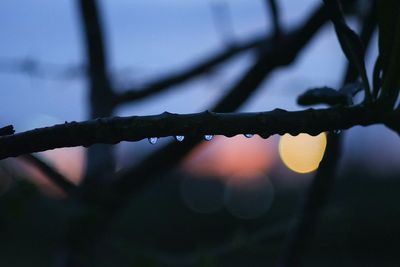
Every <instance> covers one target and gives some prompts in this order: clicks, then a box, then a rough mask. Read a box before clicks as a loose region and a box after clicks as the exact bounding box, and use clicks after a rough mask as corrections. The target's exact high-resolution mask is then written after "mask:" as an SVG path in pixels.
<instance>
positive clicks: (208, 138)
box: [204, 134, 214, 141]
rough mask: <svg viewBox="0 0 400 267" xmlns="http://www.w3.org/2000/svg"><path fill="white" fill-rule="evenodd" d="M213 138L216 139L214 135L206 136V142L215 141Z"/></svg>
mask: <svg viewBox="0 0 400 267" xmlns="http://www.w3.org/2000/svg"><path fill="white" fill-rule="evenodd" d="M213 137H214V135H212V134H206V135H205V136H204V140H206V141H211V140H212V139H213Z"/></svg>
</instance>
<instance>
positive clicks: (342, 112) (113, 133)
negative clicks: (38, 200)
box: [0, 106, 400, 159]
mask: <svg viewBox="0 0 400 267" xmlns="http://www.w3.org/2000/svg"><path fill="white" fill-rule="evenodd" d="M399 115H400V112H399V111H392V112H383V111H382V112H381V111H376V110H374V109H372V108H369V107H362V106H355V107H351V108H343V107H342V108H328V109H308V110H304V111H291V112H290V111H285V110H281V109H275V110H273V111H268V112H257V113H234V114H233V113H214V112H209V111H206V112H202V113H195V114H184V115H180V114H172V113H168V112H165V113H163V114H160V115H155V116H132V117H115V118H101V119H95V120H90V121H86V122H70V123H65V124H59V125H55V126H52V127H46V128H38V129H35V130H31V131H27V132H23V133H18V134H14V135H8V136H3V137H0V159H4V158H7V157H15V156H19V155H23V154H28V153H33V152H39V151H44V150H49V149H55V148H61V147H73V146H86V147H87V146H91V145H93V144H116V143H119V142H121V141H138V140H141V139H145V138H148V137H167V136H176V135H184V136H186V137H187V138H190V137H199V136H202V135H206V134H214V135H225V136H229V137H230V136H234V135H237V134H246V133H252V134H259V135H260V136H262V137H264V138H267V137H269V136H271V135H273V134H285V133H290V134H292V135H297V134H299V133H308V134H311V135H316V134H319V133H321V132H323V131H331V130H335V129H348V128H351V127H353V126H356V125H362V126H367V125H372V124H378V123H384V124H387V125H400V116H399Z"/></svg>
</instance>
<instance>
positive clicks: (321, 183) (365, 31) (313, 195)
mask: <svg viewBox="0 0 400 267" xmlns="http://www.w3.org/2000/svg"><path fill="white" fill-rule="evenodd" d="M374 6H375V1H374V4H373V5H371V7H370V9H369V12H368V14H367V16H365V17H364V18H363V23H362V24H363V25H362V30H361V41H362V42H363V43H364V44H365V46H366V47H367V45H368V44H370V41H371V37H372V33H373V31H374V29H375V25H376V23H374V13H375V8H374ZM343 76H344V79H343V82H342V85H343V86H345V85H346V84H348V83H351V82H354V81H355V80H356V79H357V78H358V73H357V71H356V70H355V69H354V67H353V66H351V64H350V63H348V64H347V68H346V72H345V73H344V75H343ZM332 104H333V103H332ZM344 105H346V103H344ZM341 143H342V134H336V133H334V132H329V133H328V135H327V147H326V150H325V153H324V157H323V159H322V161H321V163H320V165H319V167H318V170H317V172H316V174H315V176H314V178H313V180H312V182H311V186H310V188H309V189H308V190H307V193H306V195H305V201H304V204H303V207H302V210H301V213H300V214H299V216H298V219H297V223H296V225H295V226H294V228H293V229H292V230H291V231H290V233H289V238H288V240H287V241H286V245H285V249H284V250H283V253H282V254H281V256H280V258H279V261H278V265H277V266H280V267H289V266H302V265H303V262H304V258H305V254H306V252H307V250H308V249H309V245H310V243H311V240H312V238H313V236H314V233H315V232H316V228H317V226H318V223H319V220H320V217H321V213H322V212H323V208H324V206H325V205H326V202H327V200H328V197H329V193H330V192H331V191H332V189H333V184H334V179H335V174H336V171H337V168H338V164H339V159H340V154H341V146H342V144H341Z"/></svg>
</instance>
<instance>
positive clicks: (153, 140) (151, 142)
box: [148, 137, 158, 145]
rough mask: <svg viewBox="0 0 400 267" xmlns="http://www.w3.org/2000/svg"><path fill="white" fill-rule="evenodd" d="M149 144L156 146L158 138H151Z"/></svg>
mask: <svg viewBox="0 0 400 267" xmlns="http://www.w3.org/2000/svg"><path fill="white" fill-rule="evenodd" d="M148 140H149V143H150V144H152V145H154V144H155V143H157V141H158V137H149V139H148Z"/></svg>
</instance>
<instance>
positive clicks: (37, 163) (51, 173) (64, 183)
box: [21, 154, 77, 194]
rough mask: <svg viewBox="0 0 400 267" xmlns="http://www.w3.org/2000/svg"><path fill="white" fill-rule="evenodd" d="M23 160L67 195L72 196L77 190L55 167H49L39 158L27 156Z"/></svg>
mask: <svg viewBox="0 0 400 267" xmlns="http://www.w3.org/2000/svg"><path fill="white" fill-rule="evenodd" d="M21 158H22V159H23V160H25V161H26V162H28V163H30V164H31V165H33V166H34V167H36V168H37V169H39V170H40V171H41V172H42V173H43V174H44V175H45V176H46V177H47V178H48V179H49V180H50V181H52V182H53V183H54V184H56V185H57V186H58V187H60V188H61V189H62V190H63V191H64V192H65V193H67V194H70V193H72V192H73V191H74V190H75V189H76V188H77V187H76V186H75V185H74V184H73V183H71V182H70V181H69V180H68V179H67V178H66V177H65V176H64V175H62V174H61V173H59V172H58V171H57V170H55V169H54V168H53V167H51V166H49V165H48V164H47V163H46V162H44V161H43V160H41V159H40V158H38V157H37V156H34V155H32V154H26V155H23V156H21Z"/></svg>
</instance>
